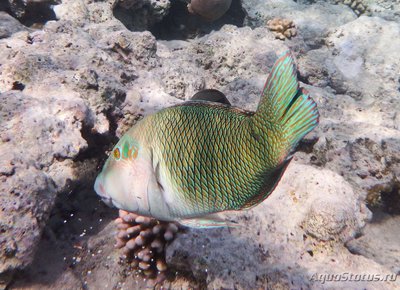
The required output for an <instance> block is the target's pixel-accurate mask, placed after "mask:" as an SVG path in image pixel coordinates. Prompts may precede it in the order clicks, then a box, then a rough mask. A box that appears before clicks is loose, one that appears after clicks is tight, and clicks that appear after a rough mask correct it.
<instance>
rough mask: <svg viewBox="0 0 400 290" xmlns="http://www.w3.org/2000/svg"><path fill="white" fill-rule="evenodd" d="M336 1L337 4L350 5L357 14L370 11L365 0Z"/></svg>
mask: <svg viewBox="0 0 400 290" xmlns="http://www.w3.org/2000/svg"><path fill="white" fill-rule="evenodd" d="M335 2H336V4H339V3H342V4H344V5H347V6H349V7H350V8H351V9H352V10H353V11H354V13H355V14H357V16H360V15H361V14H364V13H368V12H369V9H368V6H367V5H366V4H365V3H364V1H363V0H335Z"/></svg>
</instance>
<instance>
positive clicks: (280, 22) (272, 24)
mask: <svg viewBox="0 0 400 290" xmlns="http://www.w3.org/2000/svg"><path fill="white" fill-rule="evenodd" d="M267 28H268V29H269V30H271V31H272V33H273V34H274V35H275V38H278V39H280V40H285V39H286V38H287V39H290V38H292V37H294V36H296V35H297V30H296V26H295V25H294V23H293V21H292V20H289V19H284V18H274V19H272V20H269V21H268V22H267Z"/></svg>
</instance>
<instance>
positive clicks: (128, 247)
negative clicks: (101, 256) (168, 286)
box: [115, 210, 179, 283]
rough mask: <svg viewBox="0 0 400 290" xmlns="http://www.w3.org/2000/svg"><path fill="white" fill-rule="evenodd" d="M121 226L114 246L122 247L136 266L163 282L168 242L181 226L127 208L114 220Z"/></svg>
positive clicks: (144, 273)
mask: <svg viewBox="0 0 400 290" xmlns="http://www.w3.org/2000/svg"><path fill="white" fill-rule="evenodd" d="M115 223H116V224H117V228H118V230H119V231H118V234H117V236H116V241H117V243H116V244H115V247H117V248H119V249H122V252H123V254H124V256H125V257H126V258H127V259H128V261H129V262H130V263H131V265H132V266H133V268H134V269H136V270H137V271H138V272H139V273H142V274H143V275H144V277H146V278H149V279H155V280H156V282H157V283H161V282H163V281H164V280H165V279H166V273H167V264H166V262H165V246H166V244H167V243H169V242H171V241H172V240H173V239H174V238H175V235H176V233H177V232H178V230H179V228H178V226H177V224H175V223H172V222H162V221H158V220H156V219H154V218H150V217H145V216H140V215H137V214H134V213H130V212H127V211H124V210H120V211H119V217H118V218H117V219H116V220H115Z"/></svg>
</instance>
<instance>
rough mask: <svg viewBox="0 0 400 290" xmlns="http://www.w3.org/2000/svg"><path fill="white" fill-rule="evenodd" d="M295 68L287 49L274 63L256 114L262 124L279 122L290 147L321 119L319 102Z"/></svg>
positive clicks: (277, 123)
mask: <svg viewBox="0 0 400 290" xmlns="http://www.w3.org/2000/svg"><path fill="white" fill-rule="evenodd" d="M296 71H297V70H296V66H295V64H294V60H293V57H292V56H291V54H290V52H289V51H287V52H286V53H285V54H284V55H282V56H281V57H280V58H279V59H278V60H277V61H276V62H275V64H274V67H273V68H272V71H271V73H270V75H269V76H268V79H267V82H266V83H265V86H264V90H263V93H262V96H261V101H260V104H259V105H258V109H257V112H256V114H255V115H254V118H255V119H256V122H257V123H259V124H260V122H264V125H265V126H269V125H268V124H271V123H272V124H276V125H278V126H279V127H280V129H281V130H283V132H282V133H283V138H284V139H285V140H286V141H287V143H288V146H289V148H288V149H289V150H290V149H294V148H295V147H296V145H297V143H298V142H299V141H300V140H301V139H302V138H303V137H304V136H305V135H306V134H307V133H309V132H310V131H312V130H313V129H314V128H315V127H316V126H317V125H318V122H319V113H318V109H317V105H316V104H315V102H314V101H313V100H312V99H311V98H310V96H309V95H308V92H307V91H306V90H305V89H303V88H299V84H298V81H297V76H296ZM287 153H289V152H287Z"/></svg>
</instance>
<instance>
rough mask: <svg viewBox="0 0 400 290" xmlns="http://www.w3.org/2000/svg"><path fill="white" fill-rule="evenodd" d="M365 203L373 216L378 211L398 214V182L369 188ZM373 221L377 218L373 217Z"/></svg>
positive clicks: (399, 187)
mask: <svg viewBox="0 0 400 290" xmlns="http://www.w3.org/2000/svg"><path fill="white" fill-rule="evenodd" d="M367 205H368V207H369V209H370V210H371V211H372V212H373V214H374V216H375V214H377V213H380V212H383V213H387V214H390V215H400V182H398V181H393V182H392V183H390V184H386V185H384V186H382V185H381V186H379V187H378V188H375V189H374V190H371V191H370V192H369V193H368V195H367ZM378 216H379V214H378ZM374 221H377V220H374V219H373V222H374ZM378 221H379V219H378Z"/></svg>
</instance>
